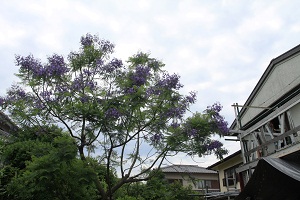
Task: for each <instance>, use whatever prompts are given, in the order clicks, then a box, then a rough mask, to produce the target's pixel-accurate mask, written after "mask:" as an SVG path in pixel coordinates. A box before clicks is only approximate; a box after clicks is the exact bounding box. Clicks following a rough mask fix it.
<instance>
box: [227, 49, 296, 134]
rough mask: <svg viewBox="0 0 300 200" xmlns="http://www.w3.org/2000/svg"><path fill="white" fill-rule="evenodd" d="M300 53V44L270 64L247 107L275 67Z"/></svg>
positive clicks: (242, 111)
mask: <svg viewBox="0 0 300 200" xmlns="http://www.w3.org/2000/svg"><path fill="white" fill-rule="evenodd" d="M299 52H300V44H299V45H297V46H295V47H294V48H292V49H290V50H288V51H287V52H285V53H283V54H281V55H280V56H278V57H276V58H273V59H272V60H271V62H270V64H269V65H268V67H267V69H266V70H265V72H264V73H263V75H262V76H261V77H260V79H259V81H258V83H257V84H256V86H255V87H254V89H253V90H252V92H251V94H250V96H249V97H248V99H247V100H246V102H245V104H244V105H245V106H248V105H249V104H250V103H251V102H252V100H253V99H254V97H255V95H256V93H257V92H258V90H259V88H260V87H261V85H262V84H263V83H264V81H265V79H266V78H267V77H268V75H269V74H270V72H271V71H272V70H273V68H274V66H275V65H276V64H278V63H280V62H282V61H284V60H286V59H287V58H289V57H292V56H293V55H295V54H297V53H299ZM246 110H247V108H245V107H243V108H242V109H241V111H240V115H241V116H242V115H243V114H244V113H245V112H246ZM235 125H236V119H235V120H234V121H233V122H232V124H231V126H230V129H233V128H234V127H235Z"/></svg>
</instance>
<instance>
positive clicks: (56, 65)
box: [45, 54, 69, 77]
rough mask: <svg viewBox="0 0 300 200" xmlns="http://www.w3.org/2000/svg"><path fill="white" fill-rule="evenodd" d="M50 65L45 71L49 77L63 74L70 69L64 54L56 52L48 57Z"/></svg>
mask: <svg viewBox="0 0 300 200" xmlns="http://www.w3.org/2000/svg"><path fill="white" fill-rule="evenodd" d="M48 62H49V65H48V66H47V67H45V71H46V72H47V75H48V76H49V77H51V76H62V75H64V74H65V73H67V72H68V71H69V69H68V68H67V66H66V63H65V61H64V58H63V57H62V56H59V55H56V54H54V55H53V56H52V57H49V58H48Z"/></svg>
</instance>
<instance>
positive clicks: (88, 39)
mask: <svg viewBox="0 0 300 200" xmlns="http://www.w3.org/2000/svg"><path fill="white" fill-rule="evenodd" d="M95 39H97V37H96V38H95ZM93 42H94V36H92V35H91V34H89V33H87V34H86V35H85V36H82V37H81V39H80V43H81V45H82V46H83V47H88V46H91V45H92V44H93Z"/></svg>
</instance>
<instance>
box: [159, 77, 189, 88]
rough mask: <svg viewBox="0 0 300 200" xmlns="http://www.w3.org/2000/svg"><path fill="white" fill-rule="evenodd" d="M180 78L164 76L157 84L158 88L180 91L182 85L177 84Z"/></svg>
mask: <svg viewBox="0 0 300 200" xmlns="http://www.w3.org/2000/svg"><path fill="white" fill-rule="evenodd" d="M179 79H180V76H179V75H177V74H173V75H169V74H164V75H163V78H162V80H160V81H159V82H158V86H159V87H163V88H166V89H176V90H178V89H180V88H181V87H183V85H182V84H181V83H180V82H179Z"/></svg>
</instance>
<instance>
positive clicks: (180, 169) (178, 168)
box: [161, 165, 217, 174]
mask: <svg viewBox="0 0 300 200" xmlns="http://www.w3.org/2000/svg"><path fill="white" fill-rule="evenodd" d="M161 170H162V172H175V173H176V172H177V173H203V174H216V173H217V172H216V171H214V170H209V169H206V168H204V167H199V166H198V165H171V166H167V167H162V168H161Z"/></svg>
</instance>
